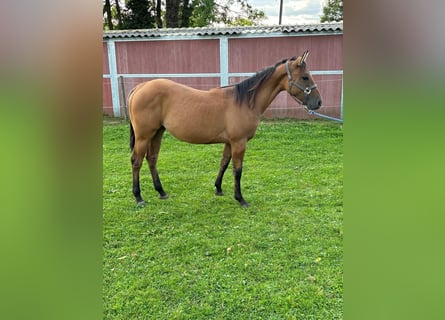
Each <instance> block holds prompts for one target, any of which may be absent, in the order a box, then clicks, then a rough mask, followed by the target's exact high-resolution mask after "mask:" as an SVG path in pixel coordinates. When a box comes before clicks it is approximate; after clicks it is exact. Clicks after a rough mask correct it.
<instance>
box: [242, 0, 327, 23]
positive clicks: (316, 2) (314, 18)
mask: <svg viewBox="0 0 445 320" xmlns="http://www.w3.org/2000/svg"><path fill="white" fill-rule="evenodd" d="M323 2H324V1H323V0H283V16H282V20H281V24H283V25H285V24H311V23H320V16H321V15H322V13H323ZM249 3H250V4H251V5H252V6H253V7H254V8H255V9H261V10H264V12H265V13H266V16H267V20H265V21H264V22H263V24H278V15H279V13H280V0H249Z"/></svg>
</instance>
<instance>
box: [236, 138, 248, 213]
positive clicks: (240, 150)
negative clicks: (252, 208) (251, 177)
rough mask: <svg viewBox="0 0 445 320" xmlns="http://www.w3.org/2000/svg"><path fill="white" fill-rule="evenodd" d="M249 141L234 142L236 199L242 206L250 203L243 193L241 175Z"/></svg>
mask: <svg viewBox="0 0 445 320" xmlns="http://www.w3.org/2000/svg"><path fill="white" fill-rule="evenodd" d="M246 144H247V141H245V140H243V141H240V142H237V143H232V162H233V176H234V178H235V199H236V200H238V202H239V203H240V205H241V206H243V207H246V208H247V207H248V206H249V203H248V202H247V201H246V200H244V198H243V195H242V194H241V176H242V173H243V159H244V153H245V151H246Z"/></svg>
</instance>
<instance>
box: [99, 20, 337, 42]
mask: <svg viewBox="0 0 445 320" xmlns="http://www.w3.org/2000/svg"><path fill="white" fill-rule="evenodd" d="M270 33H275V34H276V33H301V34H311V33H343V23H342V22H336V23H320V24H306V25H276V26H249V27H203V28H167V29H138V30H113V31H104V33H103V36H102V37H103V39H104V40H105V39H112V38H156V37H173V36H179V37H196V36H218V35H226V36H231V35H249V34H270Z"/></svg>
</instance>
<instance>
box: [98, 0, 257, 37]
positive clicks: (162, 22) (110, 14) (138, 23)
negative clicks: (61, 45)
mask: <svg viewBox="0 0 445 320" xmlns="http://www.w3.org/2000/svg"><path fill="white" fill-rule="evenodd" d="M103 1H104V7H103V14H104V18H103V20H104V23H103V25H104V29H108V30H113V29H118V30H119V29H148V28H162V27H167V28H184V27H205V26H209V25H254V24H256V23H258V22H260V21H261V20H263V19H264V18H265V14H264V11H262V10H257V9H255V8H253V7H252V6H251V5H250V4H249V2H248V0H224V1H223V0H128V1H127V0H103ZM121 8H122V9H121Z"/></svg>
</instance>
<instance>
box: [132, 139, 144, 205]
mask: <svg viewBox="0 0 445 320" xmlns="http://www.w3.org/2000/svg"><path fill="white" fill-rule="evenodd" d="M146 152H147V141H146V140H141V139H136V141H135V144H134V147H133V152H132V154H131V166H132V173H133V195H134V197H135V198H136V202H137V203H138V204H140V205H144V204H145V201H144V199H142V197H141V187H140V183H139V172H140V170H141V166H142V161H143V160H144V156H145V154H146Z"/></svg>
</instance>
